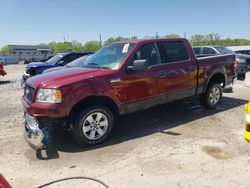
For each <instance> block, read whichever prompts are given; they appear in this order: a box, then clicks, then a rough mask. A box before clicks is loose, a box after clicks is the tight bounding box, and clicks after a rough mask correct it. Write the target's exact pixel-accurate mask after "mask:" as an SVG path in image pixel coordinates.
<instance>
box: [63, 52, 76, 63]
mask: <svg viewBox="0 0 250 188" xmlns="http://www.w3.org/2000/svg"><path fill="white" fill-rule="evenodd" d="M76 58H78V56H77V54H69V55H66V56H65V57H63V59H62V60H63V61H64V64H65V65H66V64H68V63H70V62H71V61H73V60H75V59H76Z"/></svg>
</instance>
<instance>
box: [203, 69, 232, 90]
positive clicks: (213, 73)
mask: <svg viewBox="0 0 250 188" xmlns="http://www.w3.org/2000/svg"><path fill="white" fill-rule="evenodd" d="M218 73H219V74H222V75H223V76H224V80H225V83H224V86H225V85H226V82H227V75H226V72H225V70H223V69H219V70H214V71H212V72H211V74H210V76H209V77H208V79H207V81H206V84H205V87H204V88H203V91H202V93H205V91H206V90H207V87H208V84H209V82H210V81H211V79H212V78H213V76H214V75H216V74H218Z"/></svg>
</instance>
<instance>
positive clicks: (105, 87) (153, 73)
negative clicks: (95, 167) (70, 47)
mask: <svg viewBox="0 0 250 188" xmlns="http://www.w3.org/2000/svg"><path fill="white" fill-rule="evenodd" d="M234 75H235V55H234V54H226V55H218V56H213V57H204V58H197V57H195V55H194V52H193V50H192V47H191V46H190V44H189V42H188V40H186V39H182V38H178V39H142V40H136V41H128V42H118V43H114V44H110V45H107V46H104V47H103V48H101V49H100V50H99V51H98V52H96V53H95V54H93V55H91V57H89V58H88V59H87V60H86V61H85V63H84V66H83V67H74V68H69V69H63V70H58V71H53V72H49V73H46V74H42V75H39V76H35V77H33V78H30V79H28V80H27V82H26V85H25V91H24V95H23V98H22V104H23V107H24V111H25V116H24V117H25V130H26V132H25V137H26V140H27V141H28V142H29V143H30V145H32V146H33V148H39V147H42V146H43V145H45V147H47V146H48V143H50V141H51V140H53V139H51V137H53V131H52V130H53V127H54V126H55V125H58V126H68V129H70V130H71V131H72V134H73V136H74V138H75V140H76V141H77V142H78V143H79V144H88V145H93V144H97V143H100V142H102V141H104V140H105V139H106V138H107V137H108V135H109V134H110V132H111V130H112V128H113V125H114V123H115V119H116V118H115V117H116V116H118V115H122V114H127V113H132V112H135V111H138V110H144V109H147V108H150V107H153V106H156V105H159V104H163V103H167V102H171V101H175V100H178V99H183V98H187V97H191V96H195V95H199V96H200V101H201V104H202V105H203V106H204V107H205V108H208V109H213V108H216V107H217V105H218V104H219V102H220V101H221V97H222V87H225V86H227V85H229V84H231V83H232V81H233V77H234ZM50 130H51V131H50ZM48 138H50V139H48Z"/></svg>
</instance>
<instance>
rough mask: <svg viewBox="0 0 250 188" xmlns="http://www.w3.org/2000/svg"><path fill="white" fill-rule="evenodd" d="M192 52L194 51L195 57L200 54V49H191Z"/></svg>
mask: <svg viewBox="0 0 250 188" xmlns="http://www.w3.org/2000/svg"><path fill="white" fill-rule="evenodd" d="M193 50H194V53H195V54H196V55H198V54H200V51H201V49H200V48H193Z"/></svg>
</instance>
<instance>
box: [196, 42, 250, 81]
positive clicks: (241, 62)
mask: <svg viewBox="0 0 250 188" xmlns="http://www.w3.org/2000/svg"><path fill="white" fill-rule="evenodd" d="M193 50H194V53H195V55H196V56H197V57H206V56H213V55H219V54H232V53H234V51H232V50H230V49H228V48H226V47H224V46H195V47H193ZM235 55H236V61H237V64H236V75H237V76H244V77H245V75H246V72H247V70H250V56H249V55H245V54H235Z"/></svg>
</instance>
